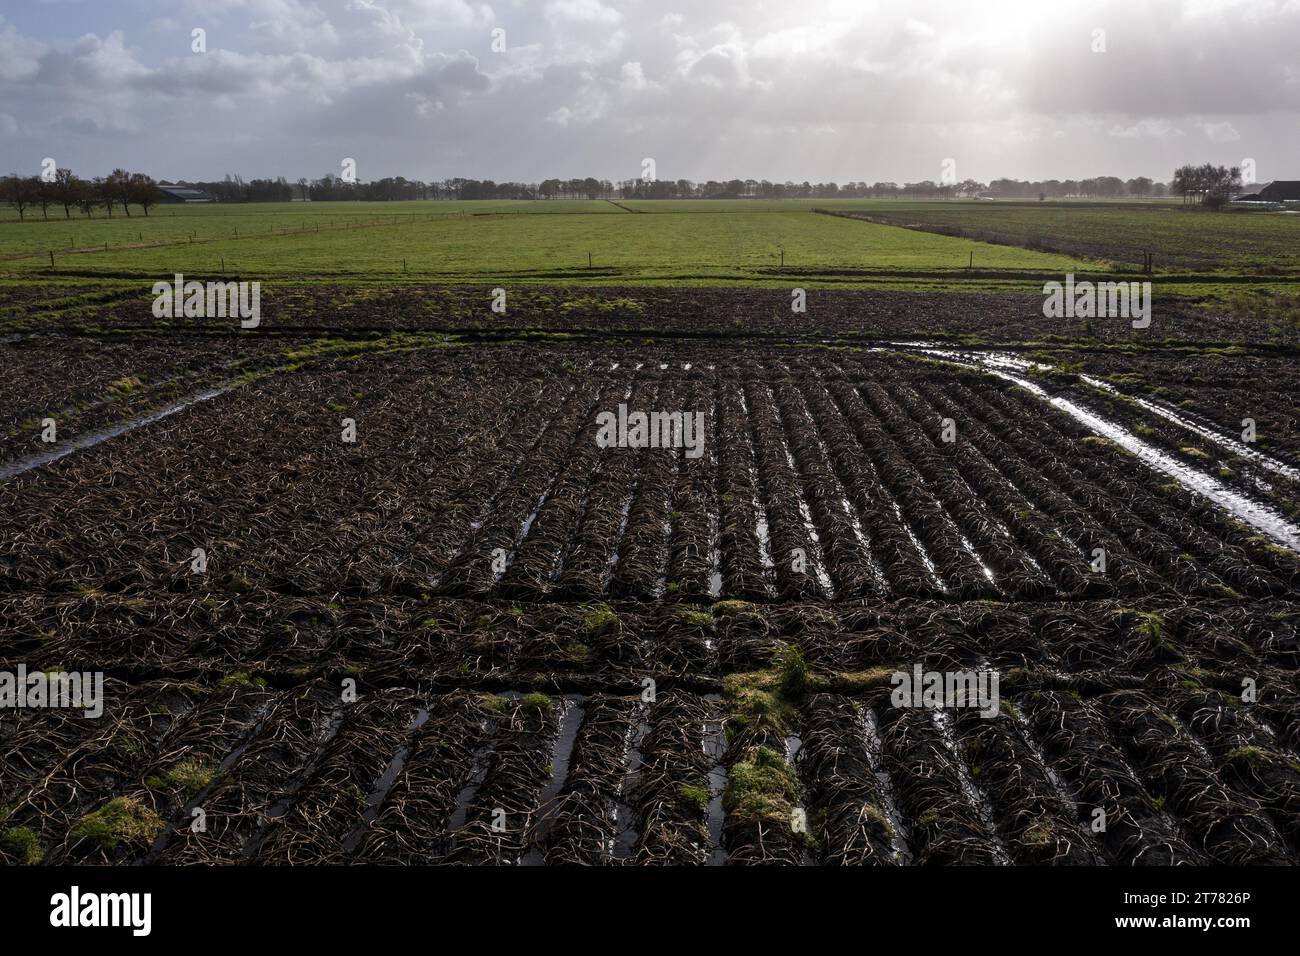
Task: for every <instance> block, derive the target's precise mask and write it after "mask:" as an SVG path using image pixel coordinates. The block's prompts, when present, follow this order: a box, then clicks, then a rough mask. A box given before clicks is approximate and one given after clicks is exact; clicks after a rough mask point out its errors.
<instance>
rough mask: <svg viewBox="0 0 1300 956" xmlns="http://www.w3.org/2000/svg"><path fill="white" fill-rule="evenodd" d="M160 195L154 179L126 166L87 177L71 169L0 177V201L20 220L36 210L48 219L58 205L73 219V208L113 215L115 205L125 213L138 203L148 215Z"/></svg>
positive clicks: (129, 213)
mask: <svg viewBox="0 0 1300 956" xmlns="http://www.w3.org/2000/svg"><path fill="white" fill-rule="evenodd" d="M161 198H162V192H161V190H159V189H158V184H157V183H155V182H154V181H153V179H151V178H150V177H149V176H146V175H145V174H144V173H129V172H127V171H126V170H125V169H115V170H113V171H112V172H111V173H109V174H108V175H107V176H96V177H95V178H94V179H89V180H87V179H82V178H80V177H79V176H77V175H76V174H75V173H74V172H73V171H72V170H70V169H57V170H55V171H54V175H53V177H52V178H46V177H43V176H18V175H9V176H5V177H4V178H3V179H0V201H3V202H5V203H8V204H9V205H10V206H11V207H12V208H13V209H14V210H15V211H16V212H17V213H18V218H19V219H26V218H27V213H28V212H31V211H33V210H36V209H39V210H40V211H41V215H42V216H43V217H44V218H46V219H49V218H50V210H51V209H54V210H55V213H56V214H57V212H58V209H59V208H60V207H62V209H63V215H64V218H65V219H71V218H72V211H73V210H74V209H76V210H78V211H79V212H80V213H81V214H82V215H83V216H92V215H94V211H95V210H96V209H97V208H100V207H102V208H103V209H104V210H105V211H106V212H107V213H108V215H109V216H112V215H113V209H114V208H115V207H117V206H121V207H122V211H123V212H124V213H126V214H127V215H128V216H130V215H131V207H132V206H139V207H140V208H141V209H143V210H144V214H145V215H146V216H148V215H149V208H150V207H151V206H153V205H155V204H156V203H157V202H158V201H159V200H160V199H161Z"/></svg>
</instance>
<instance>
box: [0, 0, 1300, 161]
mask: <svg viewBox="0 0 1300 956" xmlns="http://www.w3.org/2000/svg"><path fill="white" fill-rule="evenodd" d="M122 6H123V8H124V11H123V13H122V15H121V17H120V23H117V24H115V26H116V29H112V30H109V31H106V32H105V31H103V28H102V27H101V28H100V32H99V33H98V34H93V33H92V34H87V35H85V36H82V37H80V38H78V39H76V40H72V41H67V40H61V39H58V38H59V37H61V36H63V23H62V22H61V19H60V18H62V19H66V12H67V8H66V7H65V8H60V7H59V6H58V5H53V6H49V7H37V8H36V9H37V11H38V12H37V14H36V15H35V21H34V22H36V23H37V24H39V25H38V26H36V27H32V26H31V25H30V24H31V23H32V22H33V17H32V16H28V17H25V18H24V21H23V22H24V24H26V26H25V27H24V30H21V31H20V30H19V29H18V28H17V27H15V26H13V25H11V24H9V23H8V22H7V21H4V20H0V102H2V103H3V104H4V111H5V116H6V117H7V119H6V120H5V121H4V123H3V125H0V132H4V133H6V134H7V135H5V136H4V137H3V138H0V167H3V166H4V165H6V164H16V163H18V162H19V161H22V162H26V160H25V158H24V157H27V156H29V155H30V154H33V153H35V154H38V155H58V156H60V157H61V162H63V161H64V160H63V159H62V157H65V156H66V157H67V160H66V161H67V162H68V163H69V164H70V165H73V166H74V168H77V167H85V169H86V171H87V172H88V173H91V174H93V173H94V172H96V171H99V172H102V171H103V170H97V167H98V166H101V165H107V166H109V167H111V166H113V165H123V164H126V165H133V166H135V167H137V168H142V169H148V170H150V171H153V172H155V174H156V175H168V174H170V175H173V176H178V175H186V176H193V177H201V176H209V175H220V174H221V173H223V172H225V171H226V170H232V171H240V172H242V173H243V174H244V175H246V176H252V175H274V174H276V173H283V174H285V175H287V176H289V177H290V178H294V179H296V178H297V177H298V176H299V175H305V174H310V175H319V174H320V173H322V172H324V171H327V170H328V171H336V170H337V163H338V157H340V156H357V158H358V159H359V160H363V155H364V156H365V157H366V158H364V160H363V161H362V165H361V168H362V174H363V176H380V175H389V174H399V173H400V174H403V175H408V176H414V177H420V178H427V179H433V178H441V177H443V176H449V175H467V176H487V177H492V178H496V179H523V178H536V177H538V176H542V175H547V174H550V175H579V174H581V175H587V174H588V173H591V174H594V175H602V176H609V177H611V178H618V177H622V176H633V175H636V174H637V169H638V168H639V165H638V164H639V162H640V158H641V157H642V156H647V155H653V156H655V157H656V158H658V159H659V161H660V169H659V173H660V175H661V176H665V177H671V178H677V177H678V176H688V177H691V178H706V177H710V176H715V177H716V176H755V177H767V178H773V179H785V178H792V177H793V178H798V179H801V180H802V179H804V178H810V179H839V180H841V181H843V180H847V179H855V180H856V179H894V180H900V181H901V180H904V179H907V178H926V177H928V178H934V176H935V175H937V173H936V172H935V170H936V169H937V167H938V163H939V162H940V161H941V160H942V159H943V158H944V157H948V156H952V157H955V158H956V159H957V160H958V162H959V165H960V168H961V169H962V170H963V176H965V175H971V176H974V177H976V178H983V179H988V178H991V177H993V176H998V175H1010V176H1018V177H1022V178H1027V177H1031V176H1033V177H1039V176H1056V177H1058V178H1065V177H1077V176H1082V175H1096V174H1100V173H1113V174H1115V175H1122V176H1125V177H1128V176H1132V175H1138V174H1145V175H1151V176H1159V177H1165V178H1167V176H1168V172H1167V170H1168V169H1170V168H1172V166H1173V165H1176V164H1177V163H1178V162H1184V161H1186V162H1192V161H1195V162H1204V161H1209V160H1213V161H1216V162H1229V161H1236V158H1235V157H1233V156H1232V153H1238V152H1242V151H1249V152H1251V153H1252V155H1255V156H1257V157H1258V158H1259V159H1260V162H1261V163H1262V164H1263V163H1267V164H1268V166H1269V168H1277V169H1279V170H1282V168H1283V167H1284V166H1286V165H1287V164H1288V163H1292V164H1294V160H1293V157H1295V156H1297V155H1300V123H1297V122H1296V120H1297V118H1300V67H1297V66H1296V62H1295V53H1294V51H1295V49H1296V48H1297V45H1300V3H1298V2H1296V0H1286V2H1283V0H1273V2H1270V0H1239V2H1226V0H1225V2H1214V0H1150V2H1148V3H1146V4H1142V5H1140V6H1135V5H1133V4H1131V3H1128V2H1120V0H1079V2H1077V3H1074V4H1071V5H1069V6H1068V7H1062V6H1060V5H1051V4H1033V3H1028V2H1025V3H1015V4H1014V5H1013V7H1014V15H991V14H990V13H989V12H988V8H987V6H985V5H977V4H969V3H966V2H964V0H918V2H916V3H911V4H907V5H905V7H904V6H903V5H888V4H879V3H864V2H862V0H801V2H800V3H798V4H755V3H753V2H752V0H692V3H690V4H682V5H673V6H671V7H665V5H660V4H652V3H646V2H644V0H549V2H539V3H522V2H517V0H508V2H506V0H496V2H493V3H488V2H477V0H182V2H179V3H176V4H173V5H169V7H168V10H167V17H165V18H163V19H164V20H166V21H168V22H167V24H166V29H164V28H163V24H160V23H158V22H156V21H154V20H153V19H151V15H152V16H156V15H157V9H156V8H153V9H152V13H151V15H146V13H145V12H144V8H146V7H149V6H150V5H148V4H140V5H139V9H137V8H136V6H135V5H122ZM192 26H204V27H205V29H207V30H208V48H209V52H208V53H206V54H202V55H199V54H192V53H191V51H190V49H189V38H188V37H189V30H190V29H191V27H192ZM1098 26H1101V27H1103V28H1104V29H1105V30H1106V38H1107V43H1106V52H1105V53H1094V52H1092V31H1093V29H1094V28H1096V27H1098ZM498 27H499V28H501V29H504V30H505V31H506V33H507V37H508V47H507V49H506V50H505V51H504V52H498V51H494V50H493V48H492V45H491V43H492V37H491V31H492V30H493V29H494V28H498ZM169 34H171V35H169ZM160 129H170V130H184V135H183V136H174V137H166V138H163V139H161V140H155V139H152V138H150V137H148V136H146V135H142V132H143V131H148V130H160ZM1189 134H1190V135H1189ZM18 137H21V139H22V141H21V142H17V141H15V140H16V138H18ZM1237 143H1244V144H1248V148H1247V147H1245V146H1240V147H1234V146H1233V144H1237ZM55 150H57V152H55ZM1278 175H1283V173H1282V172H1281V171H1279V173H1278ZM1294 175H1300V170H1297V171H1296V172H1295V173H1294Z"/></svg>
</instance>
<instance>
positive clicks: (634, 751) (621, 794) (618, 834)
mask: <svg viewBox="0 0 1300 956" xmlns="http://www.w3.org/2000/svg"><path fill="white" fill-rule="evenodd" d="M637 706H638V719H637V722H636V723H635V724H634V725H630V726H629V728H628V738H627V739H628V742H627V773H626V774H625V775H624V776H623V783H622V785H621V786H620V787H619V791H618V799H617V800H616V801H615V803H614V818H615V827H616V829H615V836H614V846H613V847H612V848H611V853H612V855H613V857H614V858H615V859H619V860H626V859H630V858H631V856H632V851H633V850H634V849H635V848H636V841H637V840H638V839H639V838H640V836H641V834H640V833H639V832H638V831H637V828H636V811H635V810H633V809H632V805H631V804H630V803H628V799H629V798H630V796H631V795H632V793H633V792H634V791H635V790H636V786H637V784H638V783H639V782H640V780H641V766H642V764H644V763H645V755H644V754H643V753H642V752H641V744H642V742H643V741H644V740H645V737H646V734H648V733H650V724H649V721H648V719H647V718H648V716H649V713H650V708H649V706H648V705H647V704H645V703H641V704H638V705H637Z"/></svg>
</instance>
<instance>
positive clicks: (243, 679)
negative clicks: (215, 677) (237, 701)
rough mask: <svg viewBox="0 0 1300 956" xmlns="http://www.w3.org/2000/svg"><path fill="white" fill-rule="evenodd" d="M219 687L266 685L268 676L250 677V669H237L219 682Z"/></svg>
mask: <svg viewBox="0 0 1300 956" xmlns="http://www.w3.org/2000/svg"><path fill="white" fill-rule="evenodd" d="M217 686H218V687H265V686H266V678H264V677H250V676H249V675H248V671H235V672H234V673H233V674H227V675H226V676H225V677H223V678H221V680H219V681H218V682H217Z"/></svg>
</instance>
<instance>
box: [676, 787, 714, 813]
mask: <svg viewBox="0 0 1300 956" xmlns="http://www.w3.org/2000/svg"><path fill="white" fill-rule="evenodd" d="M677 792H678V793H680V794H681V797H682V799H683V800H685V801H686V802H687V803H688V804H690V805H691V807H692V808H693V809H695V810H697V811H698V812H699V813H705V812H707V811H708V809H709V800H710V798H711V796H712V795H711V794H710V793H709V788H708V787H707V786H696V785H694V784H689V783H684V784H682V785H681V786H680V787H679V788H678V791H677Z"/></svg>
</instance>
